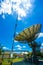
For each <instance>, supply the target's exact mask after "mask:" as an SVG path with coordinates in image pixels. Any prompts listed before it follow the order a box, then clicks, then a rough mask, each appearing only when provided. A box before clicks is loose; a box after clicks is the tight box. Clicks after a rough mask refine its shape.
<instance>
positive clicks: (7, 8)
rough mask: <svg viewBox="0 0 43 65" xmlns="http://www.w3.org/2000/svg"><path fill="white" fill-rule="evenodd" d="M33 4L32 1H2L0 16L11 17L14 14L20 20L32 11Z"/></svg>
mask: <svg viewBox="0 0 43 65" xmlns="http://www.w3.org/2000/svg"><path fill="white" fill-rule="evenodd" d="M33 3H34V0H4V1H1V4H0V14H4V15H5V14H9V15H10V14H11V15H12V14H13V13H14V12H16V14H17V15H18V20H20V19H22V18H23V17H26V16H27V14H28V13H30V12H31V11H32V7H33ZM4 18H5V17H4Z"/></svg>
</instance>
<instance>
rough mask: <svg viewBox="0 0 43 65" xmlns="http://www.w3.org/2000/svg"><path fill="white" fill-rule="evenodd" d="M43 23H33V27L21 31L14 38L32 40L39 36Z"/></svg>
mask: <svg viewBox="0 0 43 65" xmlns="http://www.w3.org/2000/svg"><path fill="white" fill-rule="evenodd" d="M40 28H41V24H36V25H32V26H31V27H29V28H27V29H25V30H24V31H22V32H21V33H19V34H18V35H17V36H16V37H15V38H14V40H16V41H19V42H20V41H27V42H32V41H33V40H35V39H36V38H37V37H38V34H37V33H39V32H40Z"/></svg>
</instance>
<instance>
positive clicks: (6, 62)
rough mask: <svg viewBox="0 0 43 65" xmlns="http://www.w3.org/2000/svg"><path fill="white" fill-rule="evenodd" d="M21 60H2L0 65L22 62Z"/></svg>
mask: <svg viewBox="0 0 43 65" xmlns="http://www.w3.org/2000/svg"><path fill="white" fill-rule="evenodd" d="M22 60H23V58H16V59H7V58H6V59H4V60H3V62H2V65H10V63H11V62H13V63H15V62H19V61H22Z"/></svg>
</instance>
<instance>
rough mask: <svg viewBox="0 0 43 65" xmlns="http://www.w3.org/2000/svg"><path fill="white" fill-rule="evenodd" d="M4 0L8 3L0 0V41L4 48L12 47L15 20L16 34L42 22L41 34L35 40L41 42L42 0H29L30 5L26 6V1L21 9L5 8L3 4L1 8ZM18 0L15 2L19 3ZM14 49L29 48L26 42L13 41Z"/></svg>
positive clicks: (42, 29)
mask: <svg viewBox="0 0 43 65" xmlns="http://www.w3.org/2000/svg"><path fill="white" fill-rule="evenodd" d="M6 1H8V3H10V1H9V0H0V4H1V5H0V43H1V44H2V45H3V46H4V49H6V48H7V49H11V48H12V43H13V35H14V31H15V23H16V22H17V27H16V34H17V33H19V32H21V31H22V30H24V29H25V28H28V27H29V26H31V25H33V24H42V28H41V33H42V36H41V37H40V38H38V39H37V40H36V41H37V42H39V41H40V42H41V43H42V44H43V41H42V39H43V0H33V2H32V0H31V3H30V5H31V6H27V4H28V3H27V1H26V6H27V8H25V7H24V9H23V10H19V8H18V10H17V9H15V8H12V9H13V11H11V10H9V9H8V10H6V6H5V9H4V6H3V8H2V7H1V6H2V5H3V3H4V4H5V3H6ZM11 1H12V0H11ZM19 1H20V0H18V2H17V3H19ZM28 1H29V0H28ZM29 2H30V1H29ZM13 3H15V2H13ZM10 4H11V3H10ZM21 4H22V3H21ZM23 4H24V5H25V0H24V1H23ZM7 5H8V4H7ZM19 6H20V5H19ZM9 8H10V5H9ZM21 8H23V6H21ZM28 8H29V9H28ZM14 10H15V11H14ZM24 10H25V11H24ZM20 11H21V12H20ZM27 12H28V13H27ZM14 49H16V50H17V49H18V50H21V49H22V50H28V49H29V50H31V49H30V48H29V47H28V45H27V44H24V45H23V44H22V43H19V42H14Z"/></svg>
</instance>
